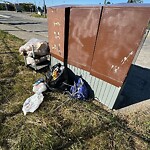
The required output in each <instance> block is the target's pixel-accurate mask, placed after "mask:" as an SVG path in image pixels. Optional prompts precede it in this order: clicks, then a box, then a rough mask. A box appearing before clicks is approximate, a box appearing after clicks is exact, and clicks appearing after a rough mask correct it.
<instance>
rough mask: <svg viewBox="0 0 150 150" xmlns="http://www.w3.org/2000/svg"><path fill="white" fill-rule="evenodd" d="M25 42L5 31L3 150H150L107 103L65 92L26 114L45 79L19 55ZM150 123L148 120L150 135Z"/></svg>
mask: <svg viewBox="0 0 150 150" xmlns="http://www.w3.org/2000/svg"><path fill="white" fill-rule="evenodd" d="M22 44H24V41H23V40H21V39H18V38H16V37H15V36H12V35H10V34H8V33H6V32H3V31H0V72H1V74H0V149H11V150H22V149H23V150H36V149H38V150H55V149H60V150H86V149H87V150H107V149H108V150H109V149H110V150H111V149H112V150H113V149H114V150H131V149H143V150H145V149H148V146H150V145H149V144H148V140H147V138H144V137H142V136H141V135H140V134H139V132H138V131H135V130H133V129H134V127H133V129H131V128H128V124H127V122H126V121H125V120H122V119H120V118H119V117H117V116H115V115H114V114H112V113H110V112H108V111H107V110H105V109H104V108H103V106H102V105H100V104H99V105H96V104H95V103H93V102H82V101H77V100H72V99H69V97H68V96H67V95H64V94H62V93H57V92H46V93H45V94H44V96H45V97H44V101H43V103H42V104H41V105H40V107H39V108H38V109H37V110H36V111H35V112H34V113H28V114H27V116H24V115H23V112H22V110H21V109H22V105H23V103H24V101H25V100H26V98H28V97H29V96H31V95H33V92H32V84H33V83H34V82H35V80H37V79H38V78H39V77H42V76H43V75H42V74H40V73H35V72H34V71H32V70H29V69H28V68H26V67H25V65H24V61H23V57H22V56H20V54H19V52H18V49H19V47H20V46H21V45H22ZM142 123H143V122H142ZM136 125H137V124H136ZM138 125H140V123H138ZM149 125H150V124H149V122H148V121H147V122H145V127H146V131H149ZM143 129H144V128H143ZM144 133H145V132H144ZM144 136H145V137H148V134H145V135H144Z"/></svg>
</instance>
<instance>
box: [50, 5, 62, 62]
mask: <svg viewBox="0 0 150 150" xmlns="http://www.w3.org/2000/svg"><path fill="white" fill-rule="evenodd" d="M47 11H48V12H47V14H48V38H49V46H50V53H51V55H52V56H54V57H55V58H57V59H59V60H63V59H64V32H65V7H49V8H48V9H47Z"/></svg>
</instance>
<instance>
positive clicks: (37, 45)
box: [19, 38, 49, 57]
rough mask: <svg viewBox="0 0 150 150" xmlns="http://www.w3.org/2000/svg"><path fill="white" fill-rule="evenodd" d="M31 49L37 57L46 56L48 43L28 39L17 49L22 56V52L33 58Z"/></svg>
mask: <svg viewBox="0 0 150 150" xmlns="http://www.w3.org/2000/svg"><path fill="white" fill-rule="evenodd" d="M32 47H33V48H34V54H35V55H38V56H44V55H47V54H48V53H49V52H48V43H47V42H46V41H44V40H40V39H35V38H32V39H30V40H29V41H28V42H27V43H26V44H24V45H23V46H21V47H20V48H19V52H20V53H21V54H23V53H24V52H25V53H27V55H28V56H30V57H31V56H33V51H32Z"/></svg>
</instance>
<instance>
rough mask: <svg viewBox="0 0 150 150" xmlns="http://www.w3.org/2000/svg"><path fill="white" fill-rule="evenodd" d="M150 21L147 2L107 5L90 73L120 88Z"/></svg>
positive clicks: (104, 8)
mask: <svg viewBox="0 0 150 150" xmlns="http://www.w3.org/2000/svg"><path fill="white" fill-rule="evenodd" d="M149 20H150V7H147V5H146V6H145V5H111V6H104V7H103V12H102V17H101V20H100V26H99V31H98V38H97V41H96V47H95V52H94V57H93V61H92V67H91V74H92V75H93V76H96V77H97V78H100V79H102V80H104V81H106V82H108V83H110V84H113V85H115V86H118V87H119V86H120V87H121V86H122V84H123V82H124V80H125V77H126V76H127V73H128V70H129V68H130V66H131V63H132V60H133V58H134V56H135V54H136V52H137V49H138V47H139V45H140V42H141V40H142V37H143V35H144V33H145V30H146V28H147V25H148V22H149Z"/></svg>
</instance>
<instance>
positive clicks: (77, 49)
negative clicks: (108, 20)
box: [68, 7, 101, 71]
mask: <svg viewBox="0 0 150 150" xmlns="http://www.w3.org/2000/svg"><path fill="white" fill-rule="evenodd" d="M100 13H101V7H76V8H71V10H70V22H69V48H68V63H69V64H71V65H73V66H76V67H78V68H81V69H84V70H86V71H89V70H90V67H91V62H92V57H93V53H94V48H95V42H96V36H97V31H98V25H99V18H100Z"/></svg>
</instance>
